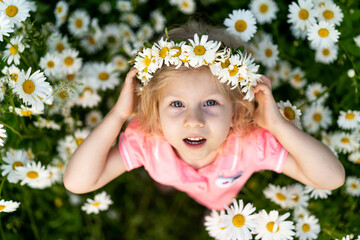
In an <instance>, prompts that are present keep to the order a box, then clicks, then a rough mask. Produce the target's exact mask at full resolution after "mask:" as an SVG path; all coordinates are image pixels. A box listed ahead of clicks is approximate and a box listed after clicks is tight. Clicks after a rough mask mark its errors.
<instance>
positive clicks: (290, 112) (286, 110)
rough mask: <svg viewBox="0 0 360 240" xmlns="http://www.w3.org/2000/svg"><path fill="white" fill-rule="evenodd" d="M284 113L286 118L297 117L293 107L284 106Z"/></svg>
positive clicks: (292, 118)
mask: <svg viewBox="0 0 360 240" xmlns="http://www.w3.org/2000/svg"><path fill="white" fill-rule="evenodd" d="M284 115H285V117H286V119H288V120H290V121H292V120H294V119H295V112H294V110H293V109H292V108H291V107H285V108H284Z"/></svg>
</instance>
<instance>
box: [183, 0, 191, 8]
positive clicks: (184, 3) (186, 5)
mask: <svg viewBox="0 0 360 240" xmlns="http://www.w3.org/2000/svg"><path fill="white" fill-rule="evenodd" d="M181 5H182V6H183V7H184V8H188V7H189V4H188V3H187V2H185V1H183V2H182V3H181Z"/></svg>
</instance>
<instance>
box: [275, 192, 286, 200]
mask: <svg viewBox="0 0 360 240" xmlns="http://www.w3.org/2000/svg"><path fill="white" fill-rule="evenodd" d="M276 198H277V199H279V200H280V201H285V200H286V197H285V196H284V194H282V193H277V194H276Z"/></svg>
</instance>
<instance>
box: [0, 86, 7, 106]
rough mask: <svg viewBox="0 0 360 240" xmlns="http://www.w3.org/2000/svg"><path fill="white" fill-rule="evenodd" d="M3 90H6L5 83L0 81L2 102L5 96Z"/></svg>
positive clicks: (0, 98) (0, 100) (0, 99)
mask: <svg viewBox="0 0 360 240" xmlns="http://www.w3.org/2000/svg"><path fill="white" fill-rule="evenodd" d="M5 91H6V87H5V83H4V82H0V102H2V101H3V100H4V98H5Z"/></svg>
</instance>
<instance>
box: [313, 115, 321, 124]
mask: <svg viewBox="0 0 360 240" xmlns="http://www.w3.org/2000/svg"><path fill="white" fill-rule="evenodd" d="M321 119H322V116H321V114H320V113H315V114H314V115H313V120H314V121H315V122H320V121H321Z"/></svg>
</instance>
